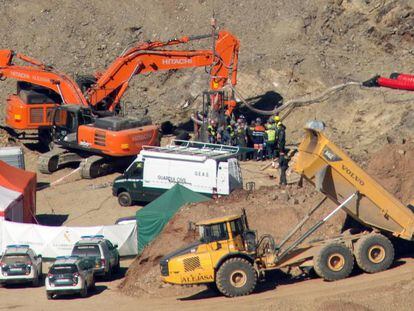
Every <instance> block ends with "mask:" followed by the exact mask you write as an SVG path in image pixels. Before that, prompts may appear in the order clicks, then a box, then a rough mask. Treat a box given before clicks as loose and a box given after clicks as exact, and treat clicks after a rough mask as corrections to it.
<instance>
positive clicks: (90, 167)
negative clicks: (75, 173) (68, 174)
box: [79, 155, 115, 179]
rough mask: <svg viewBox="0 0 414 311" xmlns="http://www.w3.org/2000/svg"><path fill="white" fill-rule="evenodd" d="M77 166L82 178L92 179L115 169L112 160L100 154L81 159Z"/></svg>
mask: <svg viewBox="0 0 414 311" xmlns="http://www.w3.org/2000/svg"><path fill="white" fill-rule="evenodd" d="M79 167H80V168H81V172H80V174H81V176H82V178H86V179H92V178H96V177H99V176H103V175H106V174H109V173H111V172H112V171H114V169H115V165H114V163H113V160H112V161H109V160H108V159H106V158H104V157H101V156H97V155H94V156H90V157H87V158H85V159H83V160H82V162H81V163H80V165H79Z"/></svg>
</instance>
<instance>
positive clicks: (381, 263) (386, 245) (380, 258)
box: [355, 234, 394, 273]
mask: <svg viewBox="0 0 414 311" xmlns="http://www.w3.org/2000/svg"><path fill="white" fill-rule="evenodd" d="M355 259H356V262H357V264H358V267H360V268H361V270H363V271H364V272H367V273H376V272H380V271H384V270H387V269H388V268H389V267H390V266H391V264H392V263H393V261H394V246H393V245H392V243H391V241H390V240H389V239H388V238H387V237H385V236H384V235H382V234H369V235H366V236H364V237H362V238H360V239H359V240H358V241H357V242H356V244H355Z"/></svg>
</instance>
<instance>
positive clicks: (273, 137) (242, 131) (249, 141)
mask: <svg viewBox="0 0 414 311" xmlns="http://www.w3.org/2000/svg"><path fill="white" fill-rule="evenodd" d="M207 132H208V141H209V143H212V144H223V145H231V146H238V147H241V148H245V147H248V148H252V149H254V151H253V152H242V153H241V155H240V160H241V161H246V160H256V161H263V160H265V159H275V158H278V160H279V168H280V170H281V176H280V184H281V185H286V170H287V168H288V159H287V157H286V156H285V152H286V150H285V145H286V127H285V126H284V124H283V123H282V122H281V119H280V117H279V116H278V115H276V116H273V117H270V118H269V119H268V120H267V122H266V123H264V124H263V122H262V119H261V118H256V120H252V121H251V123H250V125H248V124H247V121H246V119H245V117H244V116H243V115H240V116H239V118H238V119H237V121H234V120H231V121H230V122H229V123H228V124H227V125H224V126H218V124H217V122H216V121H215V120H214V119H212V120H210V123H209V125H208V127H207Z"/></svg>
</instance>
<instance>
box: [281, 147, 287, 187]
mask: <svg viewBox="0 0 414 311" xmlns="http://www.w3.org/2000/svg"><path fill="white" fill-rule="evenodd" d="M288 162H289V159H288V157H287V155H286V154H285V152H284V151H280V155H279V169H280V179H279V185H281V186H286V185H287V180H286V171H287V169H288V168H289V164H288Z"/></svg>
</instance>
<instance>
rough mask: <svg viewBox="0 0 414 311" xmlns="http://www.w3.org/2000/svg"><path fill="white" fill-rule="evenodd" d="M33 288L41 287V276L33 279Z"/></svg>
mask: <svg viewBox="0 0 414 311" xmlns="http://www.w3.org/2000/svg"><path fill="white" fill-rule="evenodd" d="M32 286H33V287H38V286H39V276H37V277H36V278H34V279H33V281H32Z"/></svg>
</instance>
